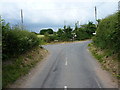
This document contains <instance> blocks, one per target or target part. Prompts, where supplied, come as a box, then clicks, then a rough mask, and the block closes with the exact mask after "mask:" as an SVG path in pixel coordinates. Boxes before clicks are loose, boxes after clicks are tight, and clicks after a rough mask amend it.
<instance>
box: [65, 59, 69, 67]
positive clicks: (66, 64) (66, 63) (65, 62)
mask: <svg viewBox="0 0 120 90" xmlns="http://www.w3.org/2000/svg"><path fill="white" fill-rule="evenodd" d="M67 64H68V63H67V57H66V62H65V65H66V66H67Z"/></svg>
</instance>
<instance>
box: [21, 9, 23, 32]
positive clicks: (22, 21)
mask: <svg viewBox="0 0 120 90" xmlns="http://www.w3.org/2000/svg"><path fill="white" fill-rule="evenodd" d="M20 13H21V14H20V15H21V28H22V30H23V11H22V9H21V11H20Z"/></svg>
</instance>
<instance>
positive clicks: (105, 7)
mask: <svg viewBox="0 0 120 90" xmlns="http://www.w3.org/2000/svg"><path fill="white" fill-rule="evenodd" d="M118 1H119V0H106V1H105V0H84V1H83V0H29V1H28V0H1V1H0V15H2V17H3V18H4V19H5V20H6V21H7V22H10V23H13V24H15V23H20V10H21V9H22V10H23V16H24V25H26V26H27V27H28V28H33V30H34V28H39V27H40V28H47V27H61V26H63V25H64V22H65V23H66V24H67V25H72V26H73V25H74V23H75V22H76V21H80V24H84V23H87V22H88V21H93V22H95V18H94V7H95V6H97V10H98V18H104V17H106V16H108V15H110V14H112V13H114V12H116V11H117V2H118ZM37 30H38V29H37Z"/></svg>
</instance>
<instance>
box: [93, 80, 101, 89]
mask: <svg viewBox="0 0 120 90" xmlns="http://www.w3.org/2000/svg"><path fill="white" fill-rule="evenodd" d="M95 81H96V82H97V85H98V87H99V88H102V87H101V86H100V84H99V82H98V80H97V79H96V78H95Z"/></svg>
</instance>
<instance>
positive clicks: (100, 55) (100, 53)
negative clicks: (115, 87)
mask: <svg viewBox="0 0 120 90" xmlns="http://www.w3.org/2000/svg"><path fill="white" fill-rule="evenodd" d="M88 46H89V50H90V51H91V53H92V55H93V56H94V57H95V58H96V59H97V60H98V61H99V62H100V63H101V66H102V68H103V69H104V70H107V71H109V72H110V73H111V74H112V76H114V77H115V78H116V79H117V80H118V84H119V85H120V71H119V68H120V62H119V60H117V55H115V54H111V53H110V52H108V51H107V50H102V49H100V48H98V47H96V46H95V45H93V43H90V44H89V45H88Z"/></svg>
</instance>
